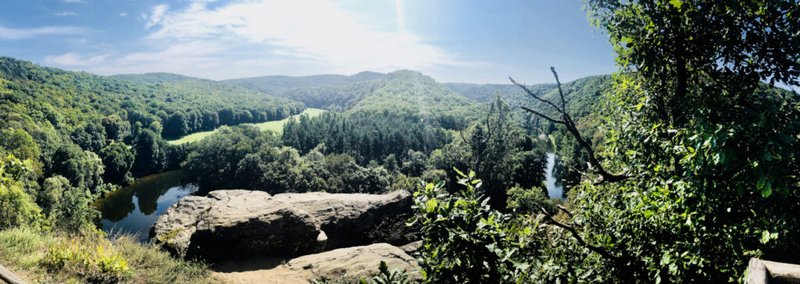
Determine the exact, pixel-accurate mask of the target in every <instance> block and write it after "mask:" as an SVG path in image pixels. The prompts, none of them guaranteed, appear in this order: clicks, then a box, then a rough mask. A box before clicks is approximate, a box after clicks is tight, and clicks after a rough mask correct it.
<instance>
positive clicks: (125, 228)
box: [94, 171, 197, 242]
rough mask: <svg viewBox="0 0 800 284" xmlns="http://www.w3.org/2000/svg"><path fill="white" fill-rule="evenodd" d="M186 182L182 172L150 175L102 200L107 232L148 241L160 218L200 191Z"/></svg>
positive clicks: (99, 205)
mask: <svg viewBox="0 0 800 284" xmlns="http://www.w3.org/2000/svg"><path fill="white" fill-rule="evenodd" d="M182 178H183V172H182V171H170V172H165V173H160V174H155V175H149V176H145V177H141V178H139V179H137V180H136V182H134V183H133V184H132V185H130V186H126V187H123V188H120V189H118V190H116V191H114V192H111V193H109V194H108V195H107V196H106V197H104V198H101V199H98V200H97V201H96V202H95V204H94V205H95V207H96V208H97V209H98V210H100V213H101V214H102V220H101V221H100V222H101V224H102V227H103V231H105V232H109V233H125V234H131V235H136V236H137V237H138V238H139V240H140V241H142V242H145V241H147V240H148V239H149V232H150V228H151V227H152V226H153V224H155V223H156V219H158V216H160V215H161V214H164V211H166V210H167V208H169V206H170V205H172V204H173V203H175V202H177V201H178V200H180V199H181V198H182V197H184V196H186V195H189V194H191V193H192V192H195V191H196V190H197V186H195V185H192V184H183V183H182V182H181V180H182Z"/></svg>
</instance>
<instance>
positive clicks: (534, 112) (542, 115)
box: [522, 107, 566, 124]
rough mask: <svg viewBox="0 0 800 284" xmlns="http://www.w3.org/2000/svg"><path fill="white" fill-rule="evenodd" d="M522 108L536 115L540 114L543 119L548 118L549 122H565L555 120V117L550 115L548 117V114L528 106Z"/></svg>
mask: <svg viewBox="0 0 800 284" xmlns="http://www.w3.org/2000/svg"><path fill="white" fill-rule="evenodd" d="M522 109H524V110H526V111H528V112H530V113H533V114H535V115H538V116H540V117H541V118H544V119H546V120H549V121H550V122H552V123H558V124H566V122H564V121H562V120H557V119H554V118H551V117H549V116H547V115H544V114H543V113H540V112H538V111H535V110H532V109H530V108H528V107H522Z"/></svg>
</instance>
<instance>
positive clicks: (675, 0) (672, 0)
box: [669, 0, 683, 10]
mask: <svg viewBox="0 0 800 284" xmlns="http://www.w3.org/2000/svg"><path fill="white" fill-rule="evenodd" d="M669 4H670V5H672V7H675V8H676V9H678V10H680V9H681V6H683V1H681V0H669Z"/></svg>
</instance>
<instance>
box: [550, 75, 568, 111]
mask: <svg viewBox="0 0 800 284" xmlns="http://www.w3.org/2000/svg"><path fill="white" fill-rule="evenodd" d="M550 72H553V77H556V85H557V86H558V95H559V96H561V110H562V111H563V112H564V113H567V101H565V100H564V91H563V90H562V89H561V81H560V80H558V73H557V72H556V68H555V67H553V66H550Z"/></svg>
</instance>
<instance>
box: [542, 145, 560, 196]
mask: <svg viewBox="0 0 800 284" xmlns="http://www.w3.org/2000/svg"><path fill="white" fill-rule="evenodd" d="M556 159H557V157H556V155H555V154H553V153H547V167H546V168H545V172H544V174H545V180H544V185H545V187H546V188H547V195H548V196H550V198H555V199H564V185H563V184H562V183H561V180H560V179H558V178H556V176H555V174H556V171H555V166H556Z"/></svg>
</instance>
